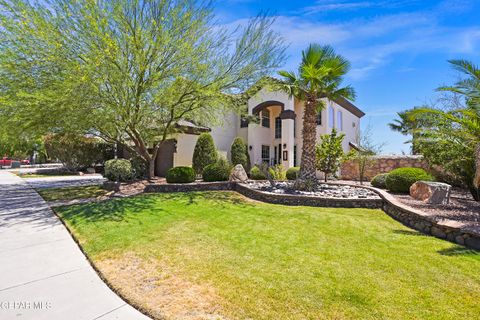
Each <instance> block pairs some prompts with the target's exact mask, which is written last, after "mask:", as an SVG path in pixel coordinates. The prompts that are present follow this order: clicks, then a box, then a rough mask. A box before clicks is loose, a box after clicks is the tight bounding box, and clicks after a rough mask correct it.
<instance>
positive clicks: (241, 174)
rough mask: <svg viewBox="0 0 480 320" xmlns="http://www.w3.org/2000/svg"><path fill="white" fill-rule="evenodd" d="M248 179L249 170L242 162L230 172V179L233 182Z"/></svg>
mask: <svg viewBox="0 0 480 320" xmlns="http://www.w3.org/2000/svg"><path fill="white" fill-rule="evenodd" d="M247 180H248V176H247V172H245V169H244V168H243V166H242V165H241V164H237V165H236V166H235V167H234V168H233V169H232V172H231V173H230V181H232V182H245V181H247Z"/></svg>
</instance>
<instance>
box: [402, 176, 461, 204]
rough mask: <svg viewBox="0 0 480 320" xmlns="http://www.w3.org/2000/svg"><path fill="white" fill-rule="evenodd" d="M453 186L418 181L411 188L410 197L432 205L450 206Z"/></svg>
mask: <svg viewBox="0 0 480 320" xmlns="http://www.w3.org/2000/svg"><path fill="white" fill-rule="evenodd" d="M451 189H452V186H451V185H449V184H446V183H442V182H431V181H417V182H415V183H414V184H413V185H412V186H411V187H410V196H412V198H414V199H417V200H421V201H423V202H425V203H430V204H448V202H449V201H450V192H451Z"/></svg>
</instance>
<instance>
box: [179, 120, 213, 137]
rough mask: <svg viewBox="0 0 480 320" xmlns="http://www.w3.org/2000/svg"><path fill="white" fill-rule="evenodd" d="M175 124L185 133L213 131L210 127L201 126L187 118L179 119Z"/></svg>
mask: <svg viewBox="0 0 480 320" xmlns="http://www.w3.org/2000/svg"><path fill="white" fill-rule="evenodd" d="M175 126H176V127H177V128H178V129H180V130H181V131H182V132H183V133H187V134H200V133H202V132H210V131H212V129H210V128H208V127H204V126H199V125H196V124H195V123H193V122H190V121H187V120H179V121H177V123H176V125H175Z"/></svg>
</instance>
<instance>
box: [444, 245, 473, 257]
mask: <svg viewBox="0 0 480 320" xmlns="http://www.w3.org/2000/svg"><path fill="white" fill-rule="evenodd" d="M437 252H438V253H440V254H441V255H442V256H476V257H478V258H480V251H477V250H474V249H469V248H465V247H462V246H453V247H450V248H448V249H442V250H438V251H437Z"/></svg>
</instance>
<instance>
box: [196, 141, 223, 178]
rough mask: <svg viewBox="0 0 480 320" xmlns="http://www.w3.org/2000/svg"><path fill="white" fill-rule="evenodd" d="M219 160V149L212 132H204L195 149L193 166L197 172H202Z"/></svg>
mask: <svg viewBox="0 0 480 320" xmlns="http://www.w3.org/2000/svg"><path fill="white" fill-rule="evenodd" d="M217 160H218V153H217V149H215V143H214V142H213V138H212V135H211V134H210V133H202V134H201V135H200V136H199V137H198V140H197V143H196V144H195V149H194V150H193V158H192V167H193V170H194V171H195V173H196V174H202V172H203V169H204V168H205V167H206V166H208V165H209V164H213V163H215V162H217Z"/></svg>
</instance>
